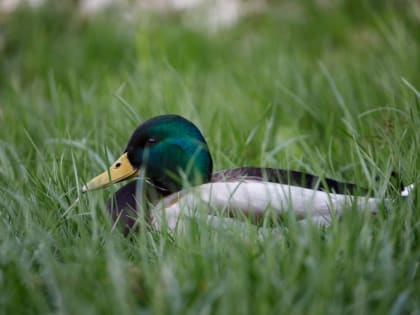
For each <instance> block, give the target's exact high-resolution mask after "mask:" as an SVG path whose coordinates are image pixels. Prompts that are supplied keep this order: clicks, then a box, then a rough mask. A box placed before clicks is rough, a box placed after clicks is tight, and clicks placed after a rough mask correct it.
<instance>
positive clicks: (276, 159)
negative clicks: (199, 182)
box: [0, 1, 420, 315]
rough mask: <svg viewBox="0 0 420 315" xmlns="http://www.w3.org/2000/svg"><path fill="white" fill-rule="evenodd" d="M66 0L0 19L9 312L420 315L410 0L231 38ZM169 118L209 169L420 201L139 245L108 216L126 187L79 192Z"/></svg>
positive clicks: (249, 23) (286, 5) (414, 25)
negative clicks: (188, 130) (256, 169)
mask: <svg viewBox="0 0 420 315" xmlns="http://www.w3.org/2000/svg"><path fill="white" fill-rule="evenodd" d="M53 3H54V2H52V3H51V4H50V5H49V6H47V7H44V8H40V9H37V10H33V11H30V10H26V9H22V10H19V11H17V12H15V13H14V14H12V15H7V16H6V15H3V16H0V29H1V31H0V36H1V42H2V45H1V46H0V72H1V73H2V75H1V76H0V126H1V128H0V313H3V314H33V313H35V314H90V313H98V314H101V313H103V314H133V313H137V314H353V313H355V314H392V315H396V314H419V313H420V302H419V299H418V297H419V295H420V272H419V270H418V269H419V260H420V247H419V238H420V203H419V188H418V187H419V186H420V182H419V172H418V170H419V169H420V159H419V158H418V156H419V155H418V152H419V151H420V133H419V127H420V103H419V92H418V91H419V87H420V72H419V71H418V69H420V58H419V57H420V53H419V50H420V46H419V42H418V40H417V37H418V34H419V32H420V26H419V20H418V13H417V17H416V12H418V9H419V8H418V5H417V4H416V3H415V2H410V1H406V2H395V3H394V2H392V1H383V2H376V1H370V2H367V4H366V2H363V1H341V2H331V3H330V4H329V5H327V6H322V5H314V4H313V3H312V2H308V1H299V2H287V1H284V2H278V3H277V2H276V3H272V4H271V7H270V10H267V11H266V12H263V13H259V14H256V15H253V16H249V17H247V18H245V19H243V20H242V21H241V22H240V23H239V24H238V25H236V26H234V27H232V28H230V29H226V30H222V31H219V32H207V31H205V30H202V29H200V30H194V29H192V28H190V27H189V26H188V24H185V23H184V21H185V19H184V17H183V16H182V15H177V14H172V15H171V14H167V15H153V16H150V15H148V16H142V17H141V18H139V19H137V20H136V21H135V22H133V21H131V22H130V21H125V20H124V19H123V18H122V17H121V15H119V13H118V12H114V13H106V14H104V15H101V16H98V17H96V18H94V19H86V18H83V17H82V16H80V15H79V14H77V12H76V11H75V10H74V9H73V8H72V7H71V4H69V5H68V6H65V7H59V6H55V5H53ZM326 3H329V2H326ZM416 10H417V11H416ZM23 21H24V22H23ZM164 113H178V114H181V115H184V116H186V117H187V118H189V119H191V120H193V121H194V122H196V123H197V124H198V125H199V126H200V128H201V130H202V131H203V133H204V134H205V136H206V138H207V139H208V142H209V145H210V149H211V152H212V154H213V158H214V161H215V169H221V168H228V167H233V166H238V165H256V166H258V165H261V166H271V167H281V168H290V169H298V170H304V171H308V172H311V173H316V174H326V175H328V176H329V177H334V178H337V179H342V180H347V181H351V182H355V183H358V184H360V185H363V186H366V187H369V188H371V190H372V191H374V192H376V193H379V194H383V191H384V190H385V189H388V190H389V191H392V190H395V187H394V188H393V186H392V185H391V184H390V182H389V177H390V173H391V172H392V171H393V170H396V171H398V172H399V173H400V174H401V179H402V181H403V182H404V183H405V184H408V183H413V182H414V183H417V188H416V189H415V191H414V192H413V194H412V195H411V197H410V198H409V200H396V202H395V203H394V204H393V205H392V206H391V207H390V210H389V211H388V212H383V213H380V214H379V215H378V216H376V217H375V218H372V217H370V216H369V215H366V214H365V213H363V212H362V213H355V212H352V211H349V212H348V213H346V215H344V217H343V218H342V219H341V220H340V221H338V220H334V221H333V222H332V224H331V226H330V227H328V228H325V229H319V228H316V227H314V226H310V225H309V226H306V227H302V226H300V225H299V224H297V222H296V221H295V220H293V218H289V220H286V221H285V222H284V223H281V224H279V226H277V227H275V228H273V229H271V228H265V229H264V228H263V229H257V228H256V227H255V226H252V225H251V224H248V223H245V224H242V225H239V226H232V227H230V228H226V227H225V228H222V227H211V226H208V225H207V224H206V223H205V222H201V221H200V220H197V221H195V222H191V224H190V226H189V229H188V230H187V232H185V233H183V234H180V235H175V236H171V235H168V234H166V233H163V232H161V233H159V232H155V231H148V230H142V231H141V233H139V234H137V235H133V237H132V239H131V240H128V239H126V238H124V237H123V236H122V234H121V233H119V232H118V231H112V230H111V227H112V225H111V223H110V222H109V219H108V216H107V213H106V212H105V210H104V202H105V200H106V198H107V196H109V195H110V194H111V193H112V192H113V191H115V190H116V188H117V187H112V188H109V189H107V190H105V191H102V192H95V193H91V194H88V195H83V196H80V194H79V193H78V191H79V188H80V187H81V185H82V183H83V182H84V181H86V180H87V179H89V178H90V177H92V176H93V175H95V174H97V173H98V172H100V171H102V170H103V169H104V167H106V165H108V164H109V163H110V162H111V161H113V159H114V158H115V157H117V156H118V155H119V154H120V153H121V150H122V149H123V148H124V145H125V143H126V141H127V140H128V137H129V135H130V133H131V131H132V130H133V129H134V128H135V127H136V126H137V125H138V124H139V123H140V122H141V121H143V120H145V119H147V118H150V117H152V116H154V115H158V114H164ZM376 177H379V180H375V178H376ZM76 198H80V201H79V202H78V203H76V202H75V200H76Z"/></svg>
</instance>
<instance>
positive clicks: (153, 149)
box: [84, 115, 213, 192]
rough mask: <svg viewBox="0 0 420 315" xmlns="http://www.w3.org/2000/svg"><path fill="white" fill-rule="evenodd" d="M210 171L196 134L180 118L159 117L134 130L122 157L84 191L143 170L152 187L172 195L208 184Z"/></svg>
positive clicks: (207, 155)
mask: <svg viewBox="0 0 420 315" xmlns="http://www.w3.org/2000/svg"><path fill="white" fill-rule="evenodd" d="M212 168H213V164H212V159H211V156H210V153H209V150H208V146H207V143H206V140H205V139H204V137H203V135H202V134H201V132H200V130H199V129H198V128H197V127H196V126H195V125H194V124H193V123H191V122H190V121H188V120H187V119H185V118H183V117H181V116H178V115H162V116H157V117H154V118H152V119H150V120H147V121H146V122H144V123H143V124H141V125H140V126H139V127H137V129H136V130H135V131H134V133H133V134H132V135H131V138H130V140H129V142H128V144H127V147H126V148H125V150H124V154H123V155H122V156H121V157H120V158H119V159H118V160H117V161H116V162H115V163H114V164H113V165H112V166H111V167H110V169H109V171H107V172H104V173H103V174H101V175H99V176H97V177H95V178H94V179H92V180H91V181H89V182H88V183H87V185H86V186H85V188H84V190H85V191H87V190H92V189H97V188H100V187H103V186H106V185H108V184H111V183H115V182H119V181H121V180H124V179H127V178H131V177H133V176H136V175H137V174H138V172H139V170H140V169H144V171H145V175H146V177H147V178H148V179H149V180H150V181H151V182H152V183H153V184H154V185H156V186H158V187H160V188H163V189H164V190H167V191H169V192H176V191H179V190H181V189H182V188H183V187H184V185H185V184H188V185H199V184H202V183H205V182H208V181H210V178H211V173H212Z"/></svg>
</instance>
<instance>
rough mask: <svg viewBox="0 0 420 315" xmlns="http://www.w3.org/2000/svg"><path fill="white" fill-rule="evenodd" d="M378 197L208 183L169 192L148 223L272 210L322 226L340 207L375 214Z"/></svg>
mask: <svg viewBox="0 0 420 315" xmlns="http://www.w3.org/2000/svg"><path fill="white" fill-rule="evenodd" d="M380 202H381V199H379V198H368V197H363V196H357V197H356V196H349V195H343V194H336V193H327V192H324V191H319V190H314V189H309V188H302V187H298V186H290V185H284V184H278V183H267V182H261V181H250V180H247V181H243V182H220V183H208V184H204V185H201V186H198V187H194V188H192V189H190V190H188V191H182V192H179V193H176V194H173V195H171V196H169V197H167V198H165V199H163V200H162V201H161V202H159V203H158V204H157V205H156V206H155V207H154V208H153V209H152V212H151V214H152V224H153V225H154V226H155V227H156V228H160V227H162V226H163V225H165V226H167V227H168V228H169V229H171V230H172V229H175V228H176V226H177V224H178V221H179V219H180V218H181V217H182V216H189V217H191V216H194V215H196V214H197V211H198V210H200V211H202V210H204V209H205V211H207V213H202V214H207V215H209V216H214V215H218V216H220V215H222V216H224V217H229V216H230V215H231V214H235V213H236V214H239V215H245V216H250V217H252V216H262V215H264V213H265V211H267V210H269V211H271V212H274V213H278V214H281V213H284V211H293V212H294V213H295V215H296V217H297V219H298V220H304V219H306V220H308V219H310V220H311V221H313V222H315V223H316V224H320V225H326V224H328V222H329V221H330V219H331V216H332V215H338V216H340V215H341V213H342V211H343V208H345V206H346V205H347V206H349V205H354V204H355V205H356V206H357V207H358V208H360V209H368V210H369V211H370V212H371V213H376V212H377V210H378V205H379V204H380Z"/></svg>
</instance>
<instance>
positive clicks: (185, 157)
mask: <svg viewBox="0 0 420 315" xmlns="http://www.w3.org/2000/svg"><path fill="white" fill-rule="evenodd" d="M133 178H136V180H133V181H131V182H129V183H128V184H127V185H125V186H123V187H122V188H120V189H119V190H118V191H117V192H116V193H115V194H114V195H113V196H112V197H111V198H109V200H108V201H107V203H106V207H107V209H108V210H109V212H110V213H111V217H112V219H113V221H115V222H119V224H121V225H122V227H123V230H124V233H125V234H127V233H128V232H129V231H130V230H131V229H133V227H134V226H136V222H137V221H138V219H137V218H138V217H139V214H140V212H141V210H143V211H144V213H145V219H146V221H147V222H149V223H150V224H151V225H153V226H156V227H160V226H162V224H164V223H163V221H165V222H166V223H165V226H166V225H167V226H168V227H169V228H171V229H173V228H175V227H176V225H177V223H178V219H179V217H180V216H181V214H186V215H192V214H193V212H194V211H195V210H194V209H197V206H198V205H199V203H201V204H202V205H204V208H205V209H207V210H206V211H207V214H206V215H209V216H214V215H221V216H226V217H232V216H238V215H239V216H247V217H250V218H252V219H258V218H260V217H261V216H263V215H264V214H265V213H266V212H267V211H270V212H271V213H274V214H280V213H282V212H284V211H285V210H289V211H294V213H295V214H296V217H297V218H298V219H304V218H310V219H312V220H315V221H318V222H321V223H322V222H325V221H328V220H329V218H330V215H331V214H332V213H336V214H340V213H341V211H342V209H344V208H346V207H345V205H356V206H357V207H359V208H361V209H362V208H363V209H369V211H371V212H372V213H375V212H376V211H377V210H378V207H379V205H380V203H381V202H382V199H380V198H373V197H369V196H367V195H366V194H367V191H366V190H365V189H363V188H360V187H357V186H356V185H354V184H351V183H342V182H339V181H336V180H333V179H329V178H321V177H317V176H314V175H311V174H306V173H302V172H297V171H289V170H281V169H273V168H257V167H239V168H234V169H228V170H222V171H218V172H215V173H213V162H212V157H211V155H210V152H209V148H208V145H207V142H206V140H205V139H204V137H203V135H202V133H201V132H200V130H199V129H198V128H197V127H196V126H195V125H194V124H193V123H192V122H190V121H189V120H187V119H185V118H183V117H181V116H178V115H162V116H157V117H154V118H151V119H149V120H147V121H146V122H144V123H142V124H141V125H140V126H139V127H138V128H137V129H136V130H135V131H134V133H133V134H132V135H131V138H130V140H129V141H128V144H127V146H126V148H125V150H124V152H123V154H122V155H121V156H120V157H119V158H118V159H117V160H116V161H115V162H114V163H113V164H112V166H111V167H110V168H109V170H107V171H105V172H103V173H102V174H100V175H98V176H96V177H94V178H93V179H91V180H90V181H88V182H87V184H86V185H85V186H83V188H82V192H87V191H90V190H95V189H98V188H102V187H105V186H108V185H110V184H113V183H117V182H120V181H123V180H127V179H133ZM406 193H407V192H405V194H406ZM403 194H404V193H403ZM347 208H348V207H347ZM200 209H201V207H200Z"/></svg>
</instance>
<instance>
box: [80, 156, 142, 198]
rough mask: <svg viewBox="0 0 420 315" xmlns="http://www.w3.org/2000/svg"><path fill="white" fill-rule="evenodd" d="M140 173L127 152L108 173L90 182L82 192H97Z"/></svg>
mask: <svg viewBox="0 0 420 315" xmlns="http://www.w3.org/2000/svg"><path fill="white" fill-rule="evenodd" d="M138 173H139V170H138V169H137V168H135V167H133V165H131V163H130V161H129V160H128V157H127V152H126V153H124V154H123V155H121V156H120V157H119V158H118V160H116V161H115V162H114V164H112V166H111V167H110V168H109V170H108V171H105V172H103V173H102V174H99V175H98V176H96V177H94V178H92V179H91V180H90V181H88V182H87V184H86V185H84V186H83V187H82V192H87V191H89V190H95V189H99V188H103V187H106V186H108V185H111V184H114V183H118V182H120V181H122V180H124V179H129V178H132V177H134V176H137V175H138Z"/></svg>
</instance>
